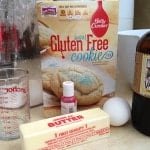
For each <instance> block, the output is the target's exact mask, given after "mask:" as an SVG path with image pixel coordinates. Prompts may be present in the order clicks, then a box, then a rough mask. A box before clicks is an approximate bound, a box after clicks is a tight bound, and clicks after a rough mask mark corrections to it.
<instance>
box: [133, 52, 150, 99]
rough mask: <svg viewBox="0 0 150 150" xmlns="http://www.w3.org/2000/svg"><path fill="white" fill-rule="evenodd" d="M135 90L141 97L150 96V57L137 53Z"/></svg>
mask: <svg viewBox="0 0 150 150" xmlns="http://www.w3.org/2000/svg"><path fill="white" fill-rule="evenodd" d="M133 89H134V91H135V92H137V93H139V94H141V95H144V96H148V97H149V96H150V55H147V54H143V53H140V52H136V57H135V73H134V84H133Z"/></svg>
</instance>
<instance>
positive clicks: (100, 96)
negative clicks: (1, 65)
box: [36, 0, 119, 117]
mask: <svg viewBox="0 0 150 150" xmlns="http://www.w3.org/2000/svg"><path fill="white" fill-rule="evenodd" d="M118 7H119V3H118V1H117V0H104V1H86V2H84V1H37V6H36V11H37V18H38V29H39V39H40V47H41V62H42V79H43V103H44V111H45V115H46V116H47V117H49V116H56V115H60V97H61V96H62V82H63V81H66V80H71V81H73V82H74V85H75V96H76V97H77V101H78V109H84V108H91V107H95V106H98V107H99V106H100V105H101V104H102V102H103V101H104V100H105V99H107V98H109V97H111V96H113V95H114V93H115V77H116V62H117V31H118Z"/></svg>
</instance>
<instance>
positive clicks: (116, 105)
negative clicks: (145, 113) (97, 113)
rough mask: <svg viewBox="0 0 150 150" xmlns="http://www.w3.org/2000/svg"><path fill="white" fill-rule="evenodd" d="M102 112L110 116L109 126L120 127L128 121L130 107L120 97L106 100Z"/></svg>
mask: <svg viewBox="0 0 150 150" xmlns="http://www.w3.org/2000/svg"><path fill="white" fill-rule="evenodd" d="M103 110H104V111H105V112H106V113H107V114H108V115H109V116H110V124H111V125H112V126H122V125H124V124H125V123H127V122H128V121H129V119H130V115H131V108H130V105H129V103H128V102H127V101H126V100H125V99H123V98H121V97H112V98H110V99H108V100H107V101H106V102H105V103H104V105H103Z"/></svg>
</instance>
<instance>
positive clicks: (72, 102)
mask: <svg viewBox="0 0 150 150" xmlns="http://www.w3.org/2000/svg"><path fill="white" fill-rule="evenodd" d="M76 111H77V99H76V97H75V96H74V82H72V81H65V82H63V96H62V97H61V114H62V115H64V114H69V113H73V112H76Z"/></svg>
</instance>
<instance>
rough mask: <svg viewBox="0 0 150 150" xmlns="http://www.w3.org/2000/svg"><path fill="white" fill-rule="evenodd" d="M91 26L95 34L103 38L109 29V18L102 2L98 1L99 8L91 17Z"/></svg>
mask: <svg viewBox="0 0 150 150" xmlns="http://www.w3.org/2000/svg"><path fill="white" fill-rule="evenodd" d="M90 26H91V30H92V32H93V34H94V35H95V36H97V37H102V36H103V35H104V34H105V33H106V32H107V29H108V26H109V18H108V15H107V13H106V12H105V10H104V9H103V6H102V0H99V1H98V8H97V10H96V11H95V12H94V14H93V15H92V17H91V21H90Z"/></svg>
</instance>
